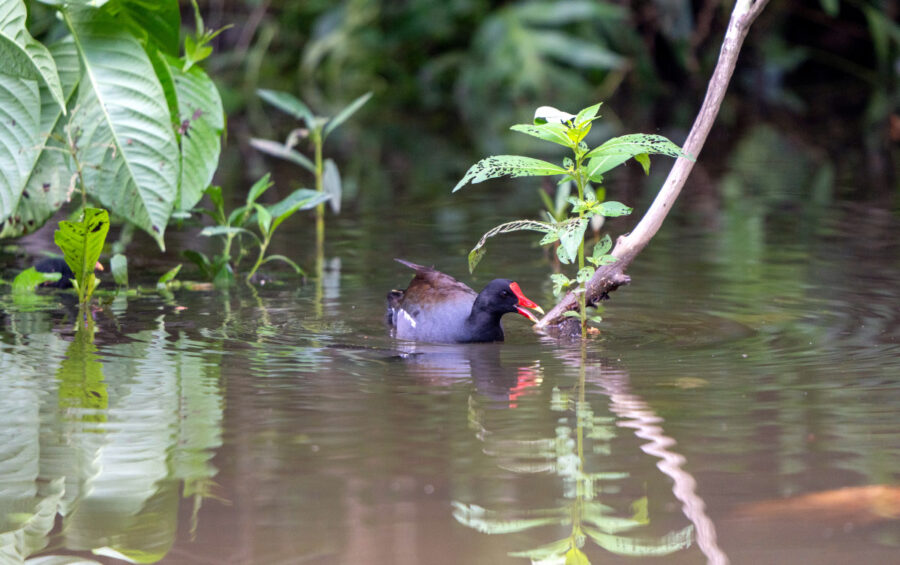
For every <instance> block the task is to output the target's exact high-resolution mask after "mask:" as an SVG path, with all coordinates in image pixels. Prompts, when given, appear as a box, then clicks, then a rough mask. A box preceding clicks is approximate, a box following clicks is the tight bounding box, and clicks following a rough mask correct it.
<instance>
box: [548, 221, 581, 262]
mask: <svg viewBox="0 0 900 565" xmlns="http://www.w3.org/2000/svg"><path fill="white" fill-rule="evenodd" d="M587 226H588V221H587V220H585V219H583V218H576V219H573V220H570V221H568V222H566V224H565V225H564V226H563V227H562V228H560V230H559V247H558V248H557V249H556V253H557V255H558V256H559V260H560V261H562V262H563V263H566V264H568V263H574V262H575V260H576V259H577V258H578V246H579V245H580V244H581V242H582V241H583V240H584V232H585V230H587Z"/></svg>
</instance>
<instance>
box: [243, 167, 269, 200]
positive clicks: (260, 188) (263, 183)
mask: <svg viewBox="0 0 900 565" xmlns="http://www.w3.org/2000/svg"><path fill="white" fill-rule="evenodd" d="M274 185H275V183H274V182H272V174H271V173H266V174H264V175H263V176H262V177H260V178H259V180H257V181H256V182H255V183H253V186H251V187H250V190H249V192H247V206H250V205H252V204H253V203H254V202H256V199H257V198H259V197H260V196H262V195H263V193H265V192H266V191H267V190H269V189H270V188H272V187H273V186H274Z"/></svg>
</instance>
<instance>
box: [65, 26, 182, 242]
mask: <svg viewBox="0 0 900 565" xmlns="http://www.w3.org/2000/svg"><path fill="white" fill-rule="evenodd" d="M63 16H64V18H65V20H66V23H67V24H68V26H69V29H70V30H71V32H72V35H73V37H74V39H75V44H76V46H77V48H78V52H79V55H80V57H81V61H82V63H83V65H84V78H83V79H82V82H81V83H80V84H79V86H78V101H77V106H76V110H75V111H73V112H72V114H73V115H72V122H73V123H74V124H75V125H76V126H77V127H78V128H79V131H80V132H81V138H80V143H79V145H80V147H81V151H80V153H79V159H80V160H81V161H82V163H83V164H84V165H85V166H84V176H85V183H86V185H87V189H88V191H89V193H90V194H91V195H92V196H94V197H96V198H97V199H98V200H99V201H100V202H101V203H102V204H103V205H105V206H106V207H108V208H109V209H110V210H111V211H112V212H114V213H116V214H118V215H120V216H122V217H123V218H126V219H127V220H128V221H130V222H132V223H133V224H135V225H136V226H138V227H140V228H141V229H143V230H145V231H146V232H147V233H149V234H150V235H151V236H152V237H153V238H154V239H155V240H156V242H157V243H158V244H159V246H160V248H162V249H165V244H164V242H163V234H164V232H165V229H166V223H167V222H168V219H169V216H170V215H171V213H172V208H173V205H174V202H175V197H176V194H177V191H178V179H179V176H180V170H179V158H178V157H179V152H178V147H177V144H176V141H175V132H174V131H173V129H172V126H171V115H170V113H169V109H168V106H167V104H166V99H165V95H164V92H163V88H162V86H161V85H160V82H159V80H158V79H157V77H156V74H155V73H154V70H153V65H152V64H151V63H150V60H149V58H148V57H147V54H146V53H145V51H144V49H143V48H142V47H141V45H140V43H138V41H137V40H136V39H134V37H132V36H131V35H130V34H129V33H128V32H127V31H126V30H125V29H123V27H122V26H121V24H119V23H117V22H116V21H115V20H114V19H113V18H112V17H110V16H109V15H108V14H105V12H103V11H102V10H74V11H72V12H63Z"/></svg>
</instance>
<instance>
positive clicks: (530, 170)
mask: <svg viewBox="0 0 900 565" xmlns="http://www.w3.org/2000/svg"><path fill="white" fill-rule="evenodd" d="M564 174H566V170H565V169H564V168H562V167H560V166H559V165H554V164H553V163H548V162H547V161H541V160H540V159H534V158H532V157H523V156H521V155H494V156H492V157H487V158H485V159H482V160H481V161H478V162H477V163H475V164H474V165H472V166H471V167H469V170H468V171H466V174H465V176H463V178H462V179H461V180H460V181H459V182H458V183H456V186H455V187H453V192H456V191H457V190H459V189H460V188H462V187H463V186H464V185H465V184H466V183H469V182H471V183H472V184H476V183H479V182H482V181H486V180H488V179H493V178H497V177H504V176H508V177H539V176H548V175H564Z"/></svg>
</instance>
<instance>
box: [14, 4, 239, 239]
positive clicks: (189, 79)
mask: <svg viewBox="0 0 900 565" xmlns="http://www.w3.org/2000/svg"><path fill="white" fill-rule="evenodd" d="M42 4H44V5H45V6H46V11H49V12H50V13H51V14H53V15H54V16H56V18H49V19H48V20H47V21H45V22H44V25H46V26H49V27H50V31H49V32H48V33H46V36H47V37H53V38H59V40H56V41H54V42H53V43H50V44H47V45H44V44H43V43H41V42H40V41H38V40H36V39H35V38H34V37H32V35H31V34H30V32H29V30H28V27H27V25H28V23H29V14H28V10H27V7H26V3H25V2H23V1H22V0H4V1H3V2H0V43H2V44H3V46H4V48H3V56H2V57H0V75H3V79H2V88H0V122H2V123H4V124H7V125H9V127H4V128H0V162H3V163H4V166H3V171H2V173H0V237H17V236H20V235H23V234H26V233H30V232H32V231H34V230H36V229H38V228H39V227H40V226H41V225H42V224H43V223H44V222H46V221H47V219H49V218H50V217H51V216H52V215H53V214H54V213H55V212H56V210H58V209H59V208H60V207H62V206H63V205H64V204H65V203H66V202H68V201H69V200H70V198H71V195H72V193H73V191H75V190H76V189H79V190H81V191H83V192H84V193H85V194H86V195H87V197H88V198H89V199H90V200H91V201H92V202H96V203H100V204H101V205H102V206H103V207H104V208H106V209H108V210H109V212H110V213H112V214H115V215H117V216H119V217H121V218H123V219H124V220H126V221H127V222H130V223H131V224H133V225H135V226H137V227H139V228H141V229H143V230H144V231H146V232H147V233H148V234H150V236H151V237H153V238H154V239H155V240H156V242H157V243H158V245H159V246H160V248H164V242H163V236H164V234H165V230H166V225H167V223H168V221H169V219H170V217H172V215H173V214H177V213H179V212H180V213H184V212H185V211H187V210H190V209H191V208H193V206H194V205H195V204H196V203H197V201H199V199H200V197H201V196H202V191H203V189H205V188H206V187H207V186H208V185H209V182H210V180H211V179H212V174H213V172H214V171H215V168H216V166H217V164H218V157H219V152H220V139H219V137H220V134H221V132H222V130H223V128H224V112H223V108H222V103H221V100H220V97H219V93H218V90H217V89H216V86H215V85H214V84H213V82H212V81H211V80H210V78H209V77H208V76H207V75H206V73H205V72H204V71H203V69H201V68H200V67H199V66H198V65H197V63H198V62H200V61H201V60H202V59H203V57H205V56H206V55H207V54H208V49H209V47H208V46H207V45H206V44H207V43H208V42H209V41H210V40H211V39H212V38H213V37H214V36H215V33H216V32H209V31H203V23H202V19H198V30H197V37H196V38H192V39H189V40H186V47H187V49H186V51H187V53H186V54H185V56H184V58H179V57H178V51H179V34H180V29H181V16H180V12H179V4H178V1H177V0H159V1H157V2H134V1H129V0H108V1H106V2H49V1H45V2H42ZM73 153H74V154H77V160H73V159H72V158H71V157H72V155H73ZM76 164H77V166H76Z"/></svg>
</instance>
